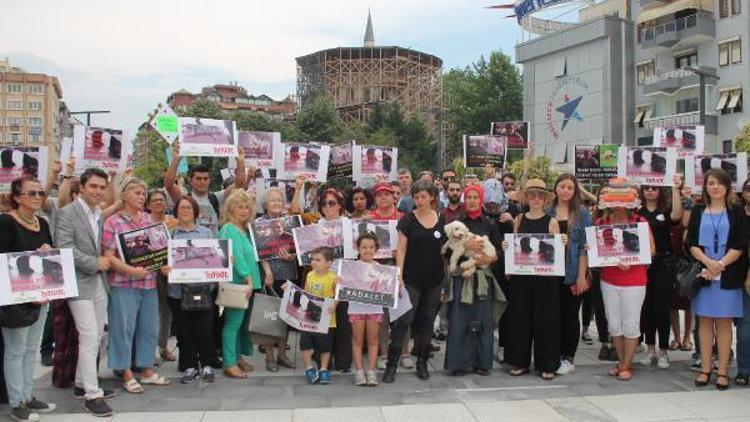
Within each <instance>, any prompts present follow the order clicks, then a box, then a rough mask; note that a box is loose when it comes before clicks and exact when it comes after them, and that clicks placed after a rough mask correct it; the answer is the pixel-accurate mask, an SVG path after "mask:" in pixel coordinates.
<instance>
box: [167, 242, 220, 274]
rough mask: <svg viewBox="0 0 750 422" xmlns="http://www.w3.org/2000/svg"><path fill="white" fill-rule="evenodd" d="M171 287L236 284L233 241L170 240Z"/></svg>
mask: <svg viewBox="0 0 750 422" xmlns="http://www.w3.org/2000/svg"><path fill="white" fill-rule="evenodd" d="M168 263H169V266H170V267H172V271H170V272H169V283H221V282H227V281H232V264H231V263H232V241H231V240H229V239H177V240H174V239H170V240H169V260H168Z"/></svg>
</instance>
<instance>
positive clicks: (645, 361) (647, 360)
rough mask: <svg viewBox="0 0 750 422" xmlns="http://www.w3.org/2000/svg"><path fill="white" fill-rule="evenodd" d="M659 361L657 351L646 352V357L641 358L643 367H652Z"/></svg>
mask: <svg viewBox="0 0 750 422" xmlns="http://www.w3.org/2000/svg"><path fill="white" fill-rule="evenodd" d="M657 360H658V357H657V356H656V351H655V350H649V351H648V352H646V355H645V356H643V358H641V365H643V366H651V365H653V364H655V363H656V362H657Z"/></svg>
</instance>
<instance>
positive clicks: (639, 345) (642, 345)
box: [635, 343, 646, 353]
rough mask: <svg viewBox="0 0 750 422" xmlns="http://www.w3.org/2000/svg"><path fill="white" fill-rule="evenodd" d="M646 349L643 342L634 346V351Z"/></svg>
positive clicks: (638, 351) (639, 351)
mask: <svg viewBox="0 0 750 422" xmlns="http://www.w3.org/2000/svg"><path fill="white" fill-rule="evenodd" d="M645 351H646V345H645V344H643V343H639V344H638V347H636V348H635V352H636V353H641V352H645Z"/></svg>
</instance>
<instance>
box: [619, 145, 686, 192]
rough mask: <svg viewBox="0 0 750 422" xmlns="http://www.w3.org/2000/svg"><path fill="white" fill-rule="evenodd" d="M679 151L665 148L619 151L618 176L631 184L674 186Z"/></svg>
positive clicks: (625, 149) (631, 148) (623, 147)
mask: <svg viewBox="0 0 750 422" xmlns="http://www.w3.org/2000/svg"><path fill="white" fill-rule="evenodd" d="M676 169H677V151H676V150H675V149H674V148H664V147H627V146H621V147H620V148H619V149H618V151H617V176H618V177H623V178H627V179H628V181H629V182H630V183H631V184H638V185H651V186H673V185H674V181H673V179H674V175H675V171H676Z"/></svg>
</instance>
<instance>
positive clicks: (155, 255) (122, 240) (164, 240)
mask: <svg viewBox="0 0 750 422" xmlns="http://www.w3.org/2000/svg"><path fill="white" fill-rule="evenodd" d="M117 249H118V251H119V252H120V257H121V258H122V260H123V261H125V263H126V264H128V265H130V266H133V267H143V268H145V269H146V270H148V271H156V270H158V269H159V268H161V267H163V266H165V265H167V262H168V261H169V231H168V230H167V227H166V226H165V225H164V224H163V223H157V224H153V225H150V226H147V227H143V228H140V229H136V230H131V231H128V232H124V233H117Z"/></svg>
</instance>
